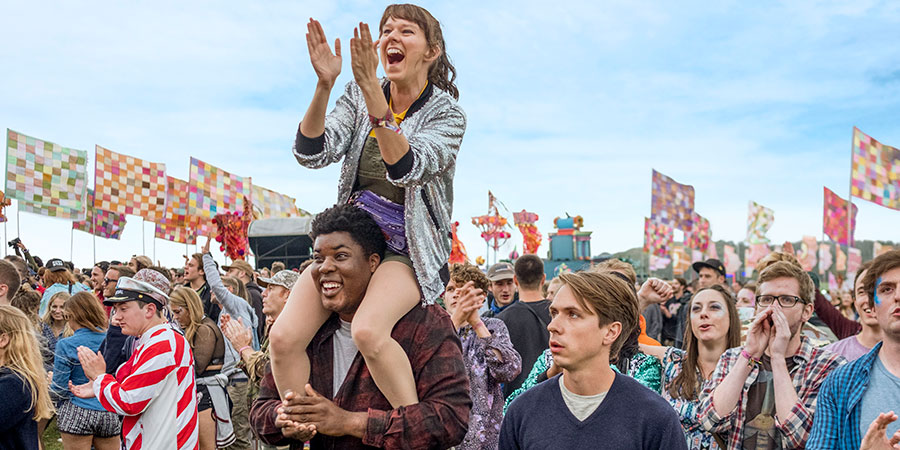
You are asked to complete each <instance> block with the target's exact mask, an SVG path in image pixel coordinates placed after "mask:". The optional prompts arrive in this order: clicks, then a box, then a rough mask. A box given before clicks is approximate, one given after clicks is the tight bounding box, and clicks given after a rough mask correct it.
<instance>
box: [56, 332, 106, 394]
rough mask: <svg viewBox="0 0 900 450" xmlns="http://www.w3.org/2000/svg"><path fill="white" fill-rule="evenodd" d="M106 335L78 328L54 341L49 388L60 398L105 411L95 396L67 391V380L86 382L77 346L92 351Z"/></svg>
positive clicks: (97, 347)
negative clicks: (54, 347) (88, 396)
mask: <svg viewBox="0 0 900 450" xmlns="http://www.w3.org/2000/svg"><path fill="white" fill-rule="evenodd" d="M105 337H106V332H105V331H104V332H99V331H94V330H91V329H88V328H79V329H78V330H75V333H74V334H73V335H72V336H70V337H67V338H64V339H60V340H59V342H57V343H56V358H55V361H54V363H53V385H52V386H51V389H53V392H55V393H56V394H57V395H59V396H60V397H62V398H67V399H70V400H71V401H72V404H73V405H75V406H80V407H82V408H85V409H93V410H95V411H106V410H105V409H104V408H103V406H101V405H100V401H99V400H97V399H96V398H78V397H75V396H74V395H72V393H71V392H69V381H72V384H74V385H76V386H77V385H79V384H84V383H87V382H88V379H87V376H85V375H84V370H83V369H82V368H81V362H79V361H78V347H80V346H82V345H83V346H85V347H87V348H89V349H91V350H93V351H95V352H96V351H97V350H99V349H100V344H101V343H102V342H103V339H104V338H105Z"/></svg>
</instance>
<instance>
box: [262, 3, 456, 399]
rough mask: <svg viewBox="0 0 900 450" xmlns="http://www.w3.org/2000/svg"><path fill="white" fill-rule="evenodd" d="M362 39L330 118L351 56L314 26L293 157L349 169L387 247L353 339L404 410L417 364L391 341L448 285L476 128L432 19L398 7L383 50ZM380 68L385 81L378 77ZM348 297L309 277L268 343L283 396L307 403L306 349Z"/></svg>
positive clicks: (384, 27)
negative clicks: (461, 154) (467, 147)
mask: <svg viewBox="0 0 900 450" xmlns="http://www.w3.org/2000/svg"><path fill="white" fill-rule="evenodd" d="M353 36H354V37H353V38H352V39H351V40H350V59H351V61H350V67H351V69H352V71H353V80H351V81H350V82H349V83H347V86H346V88H345V89H344V92H343V95H341V97H340V98H338V100H337V102H336V104H335V107H334V109H333V110H332V111H331V112H330V113H328V114H327V115H326V108H327V105H328V99H329V96H330V95H331V90H332V88H333V87H334V84H335V81H336V79H337V76H338V75H339V74H340V72H341V64H342V57H341V45H340V40H339V39H336V40H335V41H334V51H333V52H332V48H331V46H330V45H329V43H328V40H327V39H326V38H325V32H324V31H323V29H322V25H321V24H319V22H317V21H315V20H312V19H310V21H309V24H308V33H307V35H306V39H307V46H308V48H309V56H310V61H311V63H312V66H313V70H314V71H315V73H316V76H317V77H318V81H317V83H316V87H315V92H314V93H313V98H312V102H311V103H310V106H309V109H307V111H306V115H305V116H304V117H303V121H302V122H301V123H300V129H299V130H298V132H297V140H296V143H295V146H294V156H295V157H296V158H297V161H298V162H299V163H300V164H301V165H303V166H306V167H309V168H320V167H324V166H327V165H329V164H332V163H336V162H338V161H342V170H341V179H340V182H339V188H338V203H339V204H341V203H348V202H352V203H355V204H356V205H357V206H359V207H360V208H361V209H363V210H365V211H366V212H368V213H369V214H370V215H371V216H372V217H373V218H374V219H375V221H376V222H377V223H378V225H379V227H380V228H381V229H382V231H383V232H384V234H385V236H386V240H387V243H388V250H389V251H388V252H387V254H386V255H385V258H384V260H383V261H382V263H381V264H380V265H379V266H378V267H377V269H376V270H375V273H374V275H373V277H372V279H371V281H370V283H369V286H368V289H367V293H366V295H365V297H364V299H363V301H362V304H361V305H360V307H359V310H358V311H357V312H356V315H355V318H354V320H353V325H352V330H351V333H352V337H353V341H354V343H355V344H356V346H357V347H358V349H359V351H360V353H362V355H363V357H364V359H365V362H366V366H367V368H368V369H369V371H370V373H371V374H372V378H373V379H374V381H375V383H376V385H377V386H378V388H379V390H380V391H381V392H382V394H384V396H385V397H386V398H387V400H388V401H389V402H390V404H391V405H392V406H393V407H394V408H398V407H400V406H404V405H411V404H415V403H418V401H419V399H418V393H417V392H416V389H415V380H414V379H413V373H412V368H411V366H410V363H409V359H408V357H407V356H406V353H405V352H404V351H403V349H402V348H401V347H400V345H399V344H398V343H397V342H396V341H395V340H394V339H393V338H391V335H390V333H391V330H392V329H393V328H394V325H395V324H396V323H397V321H398V320H400V318H402V317H403V316H404V315H405V314H407V313H408V312H409V311H410V310H411V309H412V308H413V307H414V306H415V305H417V304H419V303H420V302H422V303H425V304H430V303H433V302H434V301H435V300H436V299H437V298H438V297H439V296H440V295H441V293H443V291H444V286H445V283H446V282H447V281H448V278H449V271H448V269H447V267H446V261H447V259H448V257H449V255H450V239H449V233H450V216H451V212H452V211H451V207H452V204H453V175H454V171H455V168H456V154H457V152H458V151H459V146H460V144H461V142H462V137H463V133H464V132H465V125H466V118H465V114H464V113H463V110H462V108H460V107H459V105H458V104H457V103H456V99H457V98H458V97H459V92H458V90H457V88H456V86H455V85H454V83H453V81H454V79H455V77H456V70H455V69H454V68H453V65H452V64H450V60H449V58H448V57H447V53H446V47H445V44H444V38H443V35H442V32H441V26H440V24H439V23H438V21H437V20H435V18H434V17H433V16H432V15H431V14H430V13H429V12H428V11H426V10H425V9H423V8H421V7H418V6H415V5H408V4H406V5H391V6H388V7H387V9H386V10H385V11H384V14H383V15H382V18H381V22H380V23H379V26H378V35H377V36H375V39H376V40H373V36H372V35H371V33H370V31H369V26H368V25H367V24H365V23H360V24H359V27H358V28H356V29H355V30H354V33H353ZM379 62H380V63H381V66H382V68H383V69H384V74H385V78H383V79H379V78H378V75H377V73H376V72H377V70H378V64H379ZM342 292H343V289H342V285H341V283H340V281H339V280H330V279H326V280H314V279H313V277H312V272H311V271H306V272H304V273H303V274H302V275H301V278H300V280H299V281H298V282H297V284H296V286H295V287H294V289H293V290H292V292H291V296H290V298H289V300H288V302H287V305H286V306H285V308H284V311H283V312H282V314H281V315H280V316H279V318H278V320H276V321H275V323H274V325H273V326H272V331H271V336H270V344H271V347H270V351H271V361H272V372H273V375H274V377H275V382H276V384H277V387H278V390H279V392H280V393H281V395H282V397H283V396H284V394H285V393H286V391H288V390H291V391H294V392H304V385H305V384H306V383H307V381H308V379H309V373H310V363H309V359H308V358H307V356H306V353H304V352H303V351H299V352H298V351H297V349H298V348H300V349H303V348H306V347H307V346H308V345H309V342H310V341H311V340H312V338H313V336H314V335H315V333H316V331H317V330H318V329H319V327H320V326H321V325H322V324H323V323H324V322H325V321H326V320H327V318H328V317H329V316H330V314H331V313H330V312H329V311H328V310H326V309H325V308H324V307H323V306H322V301H321V297H322V296H325V297H334V296H341V295H343V293H342ZM298 325H299V326H298Z"/></svg>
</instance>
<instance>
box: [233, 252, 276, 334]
mask: <svg viewBox="0 0 900 450" xmlns="http://www.w3.org/2000/svg"><path fill="white" fill-rule="evenodd" d="M222 270H224V271H225V274H226V275H228V276H230V277H235V278H237V279H238V280H241V283H244V287H246V288H247V294H249V295H250V306H252V307H253V312H255V313H256V317H258V318H260V319H262V317H263V314H264V313H263V305H262V303H263V300H262V291H263V288H262V287H260V285H258V284H256V283H254V282H253V276H254V273H253V267H252V266H251V265H250V263H248V262H247V261H244V260H243V259H239V260H237V261H235V262H234V263H232V264H231V265H230V266H222ZM256 331H257V333H258V335H257V337H258V338H259V341H260V342H262V340H263V338H264V337H265V333H266V332H265V327H262V326H260V327H259V328H257V330H256Z"/></svg>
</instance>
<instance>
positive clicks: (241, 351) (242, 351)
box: [238, 345, 250, 356]
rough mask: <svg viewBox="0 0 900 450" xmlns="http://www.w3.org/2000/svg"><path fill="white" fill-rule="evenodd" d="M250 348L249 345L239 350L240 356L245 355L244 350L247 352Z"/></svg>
mask: <svg viewBox="0 0 900 450" xmlns="http://www.w3.org/2000/svg"><path fill="white" fill-rule="evenodd" d="M248 348H250V346H249V345H245V346H243V347H241V349H240V350H238V356H241V355H243V354H244V350H246V349H248Z"/></svg>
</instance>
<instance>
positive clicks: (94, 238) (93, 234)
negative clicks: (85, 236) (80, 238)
mask: <svg viewBox="0 0 900 450" xmlns="http://www.w3.org/2000/svg"><path fill="white" fill-rule="evenodd" d="M91 246H92V247H93V250H94V264H97V210H96V209H94V205H91Z"/></svg>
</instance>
